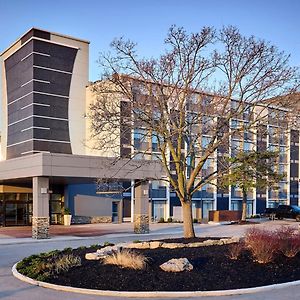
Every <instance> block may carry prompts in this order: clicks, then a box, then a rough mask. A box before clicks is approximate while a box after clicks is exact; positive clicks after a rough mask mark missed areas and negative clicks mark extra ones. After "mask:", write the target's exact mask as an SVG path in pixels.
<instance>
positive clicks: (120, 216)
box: [118, 200, 123, 224]
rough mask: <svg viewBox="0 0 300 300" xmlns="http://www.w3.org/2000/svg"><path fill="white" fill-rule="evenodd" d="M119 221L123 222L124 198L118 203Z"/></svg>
mask: <svg viewBox="0 0 300 300" xmlns="http://www.w3.org/2000/svg"><path fill="white" fill-rule="evenodd" d="M118 223H119V224H121V223H123V200H120V201H119V203H118Z"/></svg>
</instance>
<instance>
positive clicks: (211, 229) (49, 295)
mask: <svg viewBox="0 0 300 300" xmlns="http://www.w3.org/2000/svg"><path fill="white" fill-rule="evenodd" d="M281 225H290V226H295V228H298V224H297V223H296V222H295V221H279V220H276V221H263V222H261V224H257V225H255V226H262V227H268V228H277V227H279V226H281ZM79 226H82V225H79ZM250 226H253V225H220V224H210V225H209V224H196V225H195V232H196V235H197V236H203V237H205V236H211V237H212V236H215V237H217V236H222V237H223V236H224V237H229V236H242V235H243V234H244V233H245V231H246V230H247V229H248V228H249V227H250ZM72 227H73V226H71V227H70V228H69V230H65V231H64V233H59V234H56V235H55V234H52V237H51V239H48V240H38V241H36V240H32V239H31V238H29V237H26V236H24V237H19V238H17V237H15V235H13V234H11V235H10V234H8V233H7V232H8V231H9V230H5V229H3V228H0V299H6V300H21V299H22V300H27V299H30V300H40V299H43V300H54V299H55V300H58V299H64V300H69V299H72V300H77V299H82V300H92V299H97V300H98V299H99V300H104V299H110V300H114V299H118V300H119V299H124V298H122V297H106V296H105V297H104V296H93V295H80V294H74V293H70V292H59V291H55V290H51V289H46V288H42V287H38V286H33V285H30V284H27V283H24V282H22V281H20V280H18V279H16V278H15V277H13V275H12V273H11V267H12V266H13V264H15V263H16V262H17V261H19V260H21V259H22V258H24V257H26V256H29V255H31V254H35V253H40V252H47V251H50V250H54V249H63V248H65V247H74V248H76V247H79V246H89V245H91V244H96V243H97V244H98V243H100V244H101V243H104V242H106V241H109V242H113V243H118V242H127V241H133V240H148V239H157V238H167V237H180V236H182V225H181V224H151V225H150V234H146V235H136V234H133V233H132V232H133V226H132V224H130V223H124V224H93V225H92V226H86V225H84V226H83V227H82V229H81V230H82V231H85V230H88V229H90V230H91V231H93V232H94V233H93V236H78V235H76V232H78V228H73V229H72ZM72 230H73V233H72ZM79 231H80V230H79ZM74 232H75V233H74ZM53 233H55V231H53ZM97 233H98V234H99V235H97ZM258 276H259V274H258ZM299 298H300V286H291V287H287V288H282V289H278V290H274V291H268V292H258V293H253V294H245V295H234V296H218V297H199V299H202V300H226V299H230V300H231V299H234V300H235V299H238V300H254V299H255V300H263V299H272V300H295V299H299ZM130 299H138V298H130ZM144 299H145V298H144ZM156 299H159V298H156ZM172 299H176V298H172ZM181 299H183V298H181ZM186 299H188V298H186Z"/></svg>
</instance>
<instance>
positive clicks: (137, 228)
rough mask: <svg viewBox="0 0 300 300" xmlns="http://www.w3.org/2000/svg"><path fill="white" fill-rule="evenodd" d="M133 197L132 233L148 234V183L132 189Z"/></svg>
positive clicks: (142, 183)
mask: <svg viewBox="0 0 300 300" xmlns="http://www.w3.org/2000/svg"><path fill="white" fill-rule="evenodd" d="M134 195H135V205H134V232H135V233H142V234H143V233H149V183H148V182H141V183H139V184H138V185H137V186H136V187H135V189H134Z"/></svg>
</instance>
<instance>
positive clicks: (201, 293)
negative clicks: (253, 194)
mask: <svg viewBox="0 0 300 300" xmlns="http://www.w3.org/2000/svg"><path fill="white" fill-rule="evenodd" d="M17 264H18V263H15V264H14V265H13V267H12V273H13V275H14V276H15V277H16V278H18V279H19V280H21V281H24V282H26V283H29V284H32V285H36V286H40V287H44V288H48V289H53V290H57V291H64V292H72V293H77V294H87V295H97V296H114V297H126V298H132V297H139V298H174V297H176V298H186V297H204V296H231V295H242V294H253V293H258V292H266V291H271V290H279V289H281V288H285V287H289V286H295V285H300V280H297V281H292V282H285V283H279V284H272V285H266V286H260V287H254V288H245V289H236V290H219V291H195V292H188V291H187V292H173V291H170V292H168V291H166V292H147V291H143V292H128V291H110V290H93V289H84V288H76V287H71V286H63V285H56V284H52V283H47V282H43V281H37V280H34V279H31V278H29V277H27V276H24V275H22V274H21V273H19V272H18V271H17Z"/></svg>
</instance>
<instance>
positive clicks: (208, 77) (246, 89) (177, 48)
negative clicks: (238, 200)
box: [89, 26, 298, 237]
mask: <svg viewBox="0 0 300 300" xmlns="http://www.w3.org/2000/svg"><path fill="white" fill-rule="evenodd" d="M111 46H112V48H113V51H114V52H113V53H109V54H103V55H102V56H101V58H100V64H101V67H102V70H103V71H104V74H103V80H102V81H99V82H97V83H95V84H94V85H93V93H94V95H96V101H95V102H94V103H93V104H92V105H91V107H90V113H89V118H90V119H91V139H92V140H95V141H96V143H95V144H94V147H96V148H98V149H101V150H102V151H103V152H104V151H109V152H110V153H112V152H113V151H114V150H115V156H119V157H120V156H121V157H124V155H128V157H129V158H131V159H135V158H137V157H146V158H147V157H148V158H149V156H150V157H151V155H152V154H151V151H152V149H153V143H152V142H151V140H152V141H153V140H155V148H156V149H155V150H156V152H158V155H156V159H158V160H159V161H160V162H161V164H162V166H163V167H164V170H165V172H166V176H165V178H164V180H166V181H168V182H169V183H170V186H171V187H172V189H173V190H174V191H175V193H176V194H177V196H178V198H179V200H180V202H181V206H182V211H183V224H184V237H194V236H195V233H194V228H193V217H192V198H193V195H194V194H195V193H196V192H197V191H199V190H201V189H202V187H203V186H205V185H207V184H209V183H211V182H214V181H216V180H217V178H218V176H219V174H220V173H222V172H224V170H223V168H209V169H207V170H205V172H204V168H205V166H206V165H207V164H206V162H207V161H208V160H210V159H215V160H216V157H218V158H219V156H218V155H217V154H218V153H221V152H222V151H221V150H220V149H222V148H223V149H226V148H227V151H228V145H229V140H230V137H231V136H232V135H234V134H238V133H239V132H240V133H241V134H243V132H245V131H251V128H254V127H256V126H257V123H258V122H260V120H261V119H262V118H265V116H266V115H268V108H269V106H271V105H272V104H274V103H276V99H277V98H278V97H279V96H284V95H288V94H290V93H293V92H294V91H295V90H296V89H297V87H298V85H297V84H298V83H297V78H298V73H297V69H296V68H293V67H290V66H289V64H288V61H289V56H288V55H285V54H284V53H282V52H279V51H278V49H277V48H276V47H274V46H272V45H270V44H269V43H267V42H265V41H263V40H259V39H255V38H254V37H253V36H251V37H244V36H242V35H241V34H240V32H239V31H238V29H237V28H235V27H232V26H228V27H225V28H223V29H222V30H220V31H218V32H217V31H215V30H214V29H213V28H211V27H204V28H202V30H200V31H199V32H197V33H191V34H188V33H187V32H186V31H185V30H184V29H183V28H180V27H179V28H178V27H176V26H172V27H171V28H170V30H169V32H168V35H167V37H166V39H165V46H166V51H165V53H162V55H160V57H158V58H150V59H145V58H139V57H138V55H137V50H136V44H135V43H133V42H132V41H130V40H125V39H123V38H120V39H116V40H114V41H113V42H112V44H111ZM214 49H216V50H214ZM266 98H269V99H271V100H269V101H268V102H264V103H263V104H261V103H262V102H263V100H265V99H266ZM116 99H117V100H116ZM233 99H234V100H233ZM273 99H274V100H273ZM282 99H284V100H285V107H288V103H287V101H286V99H285V98H282ZM260 104H261V105H260ZM257 105H260V108H259V110H257ZM244 116H245V118H246V119H247V120H246V119H245V120H246V121H245V122H244V123H243V125H242V126H237V127H235V128H231V129H230V130H229V127H230V123H231V120H237V119H239V120H240V119H242V120H243V119H244ZM281 119H282V122H286V120H287V114H285V116H281ZM136 129H138V130H139V131H138V135H139V139H138V143H135V141H133V139H131V135H132V132H134V131H135V130H136ZM120 135H121V138H120ZM124 143H126V144H127V148H126V149H123V150H122V151H120V148H122V144H124ZM137 146H139V147H137ZM130 147H131V148H132V149H133V148H134V149H135V152H134V153H131V151H130V149H131V148H130ZM128 149H129V151H128ZM125 150H127V152H126V151H125ZM222 153H225V152H222Z"/></svg>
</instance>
